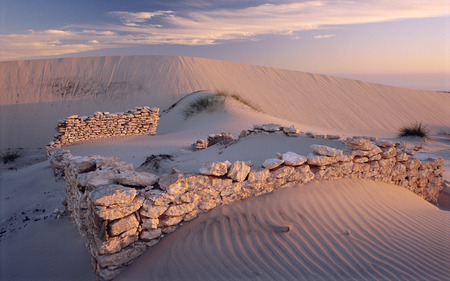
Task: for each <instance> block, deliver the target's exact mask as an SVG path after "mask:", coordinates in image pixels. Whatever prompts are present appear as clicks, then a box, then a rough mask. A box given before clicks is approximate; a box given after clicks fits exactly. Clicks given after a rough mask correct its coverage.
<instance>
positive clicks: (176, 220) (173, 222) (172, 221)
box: [159, 216, 183, 227]
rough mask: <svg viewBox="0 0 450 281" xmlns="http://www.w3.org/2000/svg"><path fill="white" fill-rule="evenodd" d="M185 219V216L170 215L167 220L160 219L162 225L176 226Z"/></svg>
mask: <svg viewBox="0 0 450 281" xmlns="http://www.w3.org/2000/svg"><path fill="white" fill-rule="evenodd" d="M182 220H183V217H181V216H180V217H170V218H167V219H165V220H159V226H160V227H166V226H174V225H177V224H179V223H180V222H181V221H182Z"/></svg>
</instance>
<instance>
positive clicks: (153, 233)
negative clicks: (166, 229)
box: [140, 229, 162, 241]
mask: <svg viewBox="0 0 450 281" xmlns="http://www.w3.org/2000/svg"><path fill="white" fill-rule="evenodd" d="M161 235H162V231H161V229H155V230H144V231H142V232H141V235H140V237H141V239H142V240H144V241H149V240H152V239H156V238H159V237H160V236H161Z"/></svg>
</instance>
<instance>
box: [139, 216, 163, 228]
mask: <svg viewBox="0 0 450 281" xmlns="http://www.w3.org/2000/svg"><path fill="white" fill-rule="evenodd" d="M158 226H159V219H148V218H145V217H143V218H142V223H141V227H142V229H157V228H158Z"/></svg>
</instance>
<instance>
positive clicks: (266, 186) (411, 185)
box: [50, 132, 444, 280]
mask: <svg viewBox="0 0 450 281" xmlns="http://www.w3.org/2000/svg"><path fill="white" fill-rule="evenodd" d="M292 133H294V132H292ZM295 134H296V133H295ZM345 144H346V145H347V147H348V149H346V150H339V149H335V148H331V147H327V146H323V145H312V146H311V150H312V152H311V153H310V154H309V155H307V156H302V155H298V154H296V153H295V152H286V153H284V154H277V155H276V156H275V157H274V158H271V159H267V160H266V161H264V163H263V164H262V166H261V167H252V165H251V163H249V162H243V161H236V162H234V163H230V162H227V161H226V162H217V161H216V162H210V163H205V164H204V165H203V166H202V168H201V169H200V170H199V172H198V173H193V174H192V173H189V174H188V173H181V172H178V171H176V170H174V172H173V173H172V174H166V175H163V176H157V175H154V174H151V173H145V172H136V171H134V170H133V167H132V166H131V165H128V164H126V163H125V162H123V161H121V160H120V159H117V158H108V157H101V156H87V157H79V156H72V155H71V154H70V153H69V152H68V151H60V152H59V155H60V156H59V157H53V158H52V159H51V160H50V162H51V164H52V167H56V169H57V167H59V168H61V167H63V169H64V171H65V180H66V191H67V196H66V210H67V212H68V214H69V216H70V218H71V219H72V221H73V222H74V223H76V225H77V226H78V229H79V232H80V234H81V235H82V236H83V237H85V238H86V244H87V247H88V249H89V251H90V253H91V255H92V259H93V264H94V267H95V271H96V273H97V274H98V276H100V277H101V278H103V279H106V280H110V279H112V278H114V277H115V276H117V274H119V273H120V271H121V270H123V269H124V267H125V266H126V265H128V264H129V263H130V262H131V261H132V260H133V259H135V258H136V257H137V256H139V255H140V254H142V253H143V252H144V251H145V250H146V249H147V248H148V247H150V246H152V245H154V244H156V243H158V242H159V241H160V239H161V238H162V237H164V235H166V234H168V233H171V232H173V231H174V230H175V229H176V228H177V227H178V226H180V225H181V224H183V222H187V221H190V220H192V219H194V218H196V217H197V215H198V214H199V213H202V212H206V211H208V210H210V209H212V208H215V207H217V206H220V205H224V204H228V203H231V202H234V201H237V200H241V199H244V198H247V197H251V196H257V195H261V194H265V193H269V192H272V191H273V190H274V189H277V188H284V187H289V186H294V185H298V184H304V183H307V182H310V181H313V180H314V181H322V180H333V179H340V178H343V179H369V180H374V181H381V182H386V183H393V184H396V185H399V186H403V187H405V188H408V189H409V190H411V191H412V192H414V193H416V194H418V195H419V196H421V197H423V198H424V199H425V200H427V201H429V202H432V203H434V202H436V199H437V196H438V194H439V191H440V190H441V189H442V182H443V179H442V174H443V165H444V160H443V159H442V158H439V159H428V160H427V161H421V160H419V159H415V158H412V157H411V156H410V155H408V153H406V148H405V147H404V146H402V145H400V144H398V143H397V144H396V143H394V142H392V141H389V140H376V139H374V140H370V139H365V138H349V139H346V140H345ZM57 154H58V153H56V154H54V156H55V155H57Z"/></svg>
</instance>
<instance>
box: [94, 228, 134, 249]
mask: <svg viewBox="0 0 450 281" xmlns="http://www.w3.org/2000/svg"><path fill="white" fill-rule="evenodd" d="M135 233H136V231H135ZM137 240H138V236H137V235H132V236H125V237H122V236H117V237H112V238H110V239H109V240H108V241H104V242H102V243H101V244H100V247H99V249H98V253H99V254H100V255H105V254H113V253H117V252H119V251H120V250H122V249H123V248H125V247H126V246H128V245H130V244H131V243H133V242H136V241H137Z"/></svg>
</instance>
